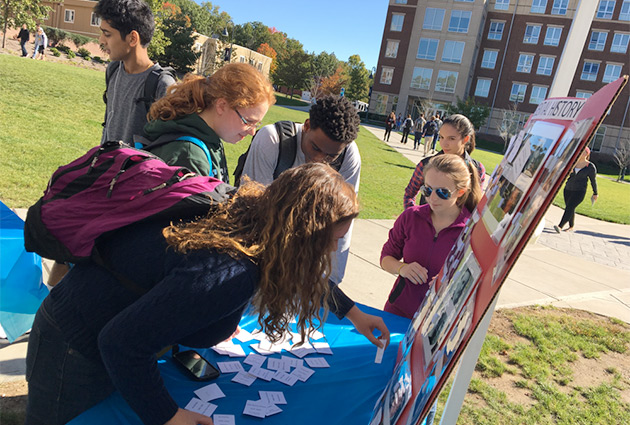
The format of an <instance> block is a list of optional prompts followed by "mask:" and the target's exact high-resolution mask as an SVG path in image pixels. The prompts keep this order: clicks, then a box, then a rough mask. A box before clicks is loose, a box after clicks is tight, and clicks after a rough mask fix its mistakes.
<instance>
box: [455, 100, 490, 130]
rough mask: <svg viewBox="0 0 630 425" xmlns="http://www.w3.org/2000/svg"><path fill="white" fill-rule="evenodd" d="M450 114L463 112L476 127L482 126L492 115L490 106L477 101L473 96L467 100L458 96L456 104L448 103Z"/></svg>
mask: <svg viewBox="0 0 630 425" xmlns="http://www.w3.org/2000/svg"><path fill="white" fill-rule="evenodd" d="M446 111H447V113H448V114H462V115H464V116H465V117H467V118H468V119H469V120H470V122H471V123H472V124H473V126H474V127H475V128H481V126H482V125H484V124H485V123H486V121H487V120H488V117H489V116H490V108H489V107H488V106H486V105H483V104H480V103H477V102H475V99H474V98H473V97H468V98H466V100H461V99H460V98H459V97H458V98H457V103H455V105H448V107H447V110H446Z"/></svg>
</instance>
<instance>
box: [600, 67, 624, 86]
mask: <svg viewBox="0 0 630 425" xmlns="http://www.w3.org/2000/svg"><path fill="white" fill-rule="evenodd" d="M620 76H621V65H615V64H612V63H609V64H606V68H605V69H604V76H603V77H602V83H612V82H613V81H615V80H616V79H617V78H619V77H620Z"/></svg>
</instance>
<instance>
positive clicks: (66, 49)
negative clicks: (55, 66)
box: [57, 44, 71, 55]
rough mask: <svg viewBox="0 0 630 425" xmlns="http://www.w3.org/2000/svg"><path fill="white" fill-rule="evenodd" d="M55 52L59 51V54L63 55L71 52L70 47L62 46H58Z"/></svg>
mask: <svg viewBox="0 0 630 425" xmlns="http://www.w3.org/2000/svg"><path fill="white" fill-rule="evenodd" d="M57 50H59V51H60V52H63V53H65V54H66V55H67V54H68V53H69V52H70V51H71V50H70V47H68V46H64V45H63V44H60V45H59V46H57Z"/></svg>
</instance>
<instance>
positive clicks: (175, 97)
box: [147, 63, 276, 121]
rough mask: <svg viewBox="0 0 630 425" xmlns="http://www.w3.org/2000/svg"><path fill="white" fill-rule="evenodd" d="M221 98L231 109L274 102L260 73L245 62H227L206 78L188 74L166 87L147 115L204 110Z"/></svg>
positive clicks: (160, 116) (157, 116)
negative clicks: (165, 90) (166, 92)
mask: <svg viewBox="0 0 630 425" xmlns="http://www.w3.org/2000/svg"><path fill="white" fill-rule="evenodd" d="M220 98H222V99H225V100H227V102H228V104H229V106H230V107H231V108H249V107H252V106H255V105H259V104H261V103H263V102H264V103H267V104H268V105H273V104H274V103H276V96H275V94H274V90H273V87H272V86H271V83H270V82H269V80H268V79H267V78H266V77H265V76H264V75H263V74H262V73H261V72H259V71H258V70H257V69H256V68H254V67H253V66H251V65H249V64H246V63H230V64H227V65H225V66H223V67H221V68H219V70H218V71H217V72H215V73H214V74H212V75H211V76H209V77H207V78H206V77H203V76H201V75H193V74H187V75H186V76H185V77H184V79H183V80H182V81H180V82H178V83H176V84H174V85H172V86H170V87H169V89H168V94H167V95H166V96H164V97H162V98H161V99H158V100H157V101H156V102H155V103H153V105H152V106H151V109H150V110H149V113H148V115H147V118H148V120H149V121H151V120H156V119H161V120H164V121H168V120H173V119H175V118H180V117H182V116H185V115H190V114H193V113H196V112H200V111H203V110H205V109H206V108H209V107H211V106H212V105H214V103H215V102H216V101H217V99H220Z"/></svg>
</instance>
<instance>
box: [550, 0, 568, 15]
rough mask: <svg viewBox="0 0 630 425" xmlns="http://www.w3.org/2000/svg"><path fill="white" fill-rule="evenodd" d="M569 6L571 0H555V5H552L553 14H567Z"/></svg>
mask: <svg viewBox="0 0 630 425" xmlns="http://www.w3.org/2000/svg"><path fill="white" fill-rule="evenodd" d="M568 6H569V0H553V6H551V14H552V15H566V14H567V7H568Z"/></svg>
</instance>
